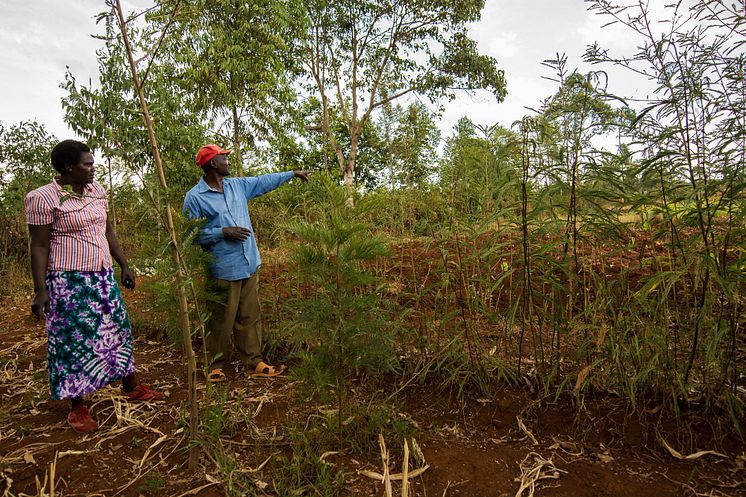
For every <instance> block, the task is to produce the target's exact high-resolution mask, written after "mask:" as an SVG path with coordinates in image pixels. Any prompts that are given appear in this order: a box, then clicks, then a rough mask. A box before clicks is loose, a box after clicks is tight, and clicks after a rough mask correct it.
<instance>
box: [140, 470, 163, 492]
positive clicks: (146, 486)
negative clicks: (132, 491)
mask: <svg viewBox="0 0 746 497" xmlns="http://www.w3.org/2000/svg"><path fill="white" fill-rule="evenodd" d="M165 486H166V480H165V479H164V478H163V477H161V476H159V475H156V476H150V477H148V478H146V479H145V480H143V481H142V483H140V491H141V492H143V493H146V494H149V495H161V490H162V489H163V487H165Z"/></svg>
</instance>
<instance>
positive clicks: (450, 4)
mask: <svg viewBox="0 0 746 497" xmlns="http://www.w3.org/2000/svg"><path fill="white" fill-rule="evenodd" d="M304 4H305V9H306V19H307V29H308V30H307V35H306V36H305V37H304V38H303V40H302V48H303V50H304V51H303V63H304V67H305V69H306V72H307V76H308V79H309V81H308V89H309V91H312V92H314V93H316V94H317V95H318V98H319V101H320V102H321V106H322V115H321V120H320V122H319V123H314V126H315V127H316V128H317V129H319V130H320V131H321V132H322V133H323V134H324V136H325V137H326V139H327V141H328V142H329V144H330V146H331V148H332V149H333V151H334V155H335V157H336V161H337V164H338V166H339V169H340V171H341V173H342V176H343V179H344V184H345V185H346V186H347V187H348V189H349V188H351V187H352V185H353V181H354V179H355V170H356V161H357V158H358V152H359V144H360V137H361V135H362V133H363V129H364V127H365V124H366V123H367V122H368V121H369V120H370V119H371V116H372V114H373V113H374V112H375V111H376V110H377V109H380V108H381V107H383V106H384V105H386V104H389V103H391V102H394V101H395V100H397V99H400V98H404V97H406V96H408V95H413V94H419V95H422V96H425V97H427V98H429V99H431V100H432V101H439V100H440V99H442V98H444V97H445V98H452V97H453V96H454V95H455V92H456V91H457V90H475V89H486V90H488V91H490V92H491V93H492V94H493V95H494V96H495V98H496V99H497V100H498V101H501V100H502V99H503V98H504V97H505V95H506V88H505V79H504V74H503V71H502V70H500V69H498V68H497V62H496V60H495V59H493V58H492V57H488V56H484V55H480V54H479V53H478V52H477V47H476V42H475V41H474V40H472V39H470V38H469V37H468V36H467V33H466V31H467V25H468V23H470V22H475V21H477V20H479V18H480V15H481V10H482V8H483V6H484V1H483V0H441V1H437V2H422V1H419V0H396V1H394V0H377V1H367V0H339V1H335V2H330V1H328V0H305V1H304ZM335 108H336V109H339V113H340V115H341V118H342V121H343V123H344V125H345V127H346V128H347V133H348V134H349V137H350V143H349V148H347V147H345V146H343V143H342V141H341V140H340V139H339V136H338V134H337V133H336V132H335V129H334V124H333V119H332V112H333V109H335Z"/></svg>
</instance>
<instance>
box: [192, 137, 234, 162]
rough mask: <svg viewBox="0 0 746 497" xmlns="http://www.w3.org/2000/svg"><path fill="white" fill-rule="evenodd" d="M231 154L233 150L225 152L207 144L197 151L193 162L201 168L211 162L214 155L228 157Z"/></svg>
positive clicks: (212, 144)
mask: <svg viewBox="0 0 746 497" xmlns="http://www.w3.org/2000/svg"><path fill="white" fill-rule="evenodd" d="M231 153H233V150H225V149H222V148H220V147H218V146H217V145H215V144H214V143H209V144H207V145H205V146H204V147H202V148H200V149H199V150H197V156H196V157H195V160H196V161H197V165H198V166H199V167H202V166H204V165H205V164H207V163H208V162H210V160H212V158H213V157H215V156H216V155H228V154H231Z"/></svg>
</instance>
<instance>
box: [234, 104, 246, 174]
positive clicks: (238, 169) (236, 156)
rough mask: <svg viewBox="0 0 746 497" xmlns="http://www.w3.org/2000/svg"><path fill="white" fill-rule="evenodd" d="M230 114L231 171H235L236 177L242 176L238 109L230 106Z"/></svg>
mask: <svg viewBox="0 0 746 497" xmlns="http://www.w3.org/2000/svg"><path fill="white" fill-rule="evenodd" d="M231 112H232V113H233V154H234V155H233V169H234V170H235V171H236V176H243V175H244V171H243V151H242V149H241V133H240V131H239V124H238V108H237V107H236V105H235V104H234V105H232V106H231Z"/></svg>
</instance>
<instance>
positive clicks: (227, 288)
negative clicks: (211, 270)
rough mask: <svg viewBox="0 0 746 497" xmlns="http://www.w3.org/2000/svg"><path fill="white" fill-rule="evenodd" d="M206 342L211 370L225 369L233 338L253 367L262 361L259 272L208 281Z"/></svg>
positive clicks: (244, 360) (242, 356)
mask: <svg viewBox="0 0 746 497" xmlns="http://www.w3.org/2000/svg"><path fill="white" fill-rule="evenodd" d="M207 292H208V296H207V311H208V312H209V313H210V318H209V319H208V321H207V325H206V332H207V336H206V337H205V344H206V348H207V361H208V362H209V365H210V369H216V368H221V369H222V368H223V367H224V366H225V363H226V361H227V360H228V359H229V357H230V353H231V341H232V342H233V345H234V346H235V349H236V351H237V352H238V355H239V356H240V358H241V362H243V363H244V365H245V366H246V367H247V368H249V369H250V370H253V369H254V368H255V367H256V365H257V364H259V362H260V361H261V360H262V319H261V317H262V315H261V309H260V308H259V292H258V278H257V273H254V274H253V275H251V277H250V278H247V279H243V280H238V281H227V280H220V279H217V278H209V279H208V280H207Z"/></svg>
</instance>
